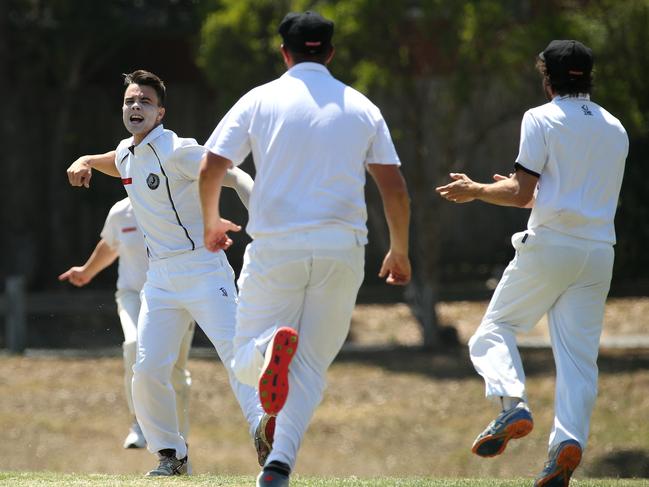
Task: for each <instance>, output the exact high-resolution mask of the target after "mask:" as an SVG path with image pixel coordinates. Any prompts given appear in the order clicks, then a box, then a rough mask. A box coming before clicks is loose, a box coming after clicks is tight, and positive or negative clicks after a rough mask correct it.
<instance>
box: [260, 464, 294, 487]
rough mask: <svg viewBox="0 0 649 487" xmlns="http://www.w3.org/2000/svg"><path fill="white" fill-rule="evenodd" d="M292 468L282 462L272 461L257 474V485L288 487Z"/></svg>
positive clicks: (261, 486) (262, 486)
mask: <svg viewBox="0 0 649 487" xmlns="http://www.w3.org/2000/svg"><path fill="white" fill-rule="evenodd" d="M290 473H291V470H290V468H289V466H288V465H286V464H285V463H282V462H270V463H269V464H268V465H267V466H266V467H264V469H263V470H262V471H261V472H260V473H259V475H258V476H257V484H256V486H257V487H288V476H289V475H290Z"/></svg>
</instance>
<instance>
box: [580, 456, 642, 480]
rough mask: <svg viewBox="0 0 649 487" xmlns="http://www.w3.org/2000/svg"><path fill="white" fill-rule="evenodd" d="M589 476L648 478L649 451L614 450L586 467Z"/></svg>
mask: <svg viewBox="0 0 649 487" xmlns="http://www.w3.org/2000/svg"><path fill="white" fill-rule="evenodd" d="M586 471H587V474H588V476H589V477H597V478H601V477H606V478H649V452H648V451H646V450H640V449H629V450H614V451H612V452H611V453H607V454H605V455H602V456H600V457H598V458H596V459H594V461H592V462H591V463H590V465H589V466H588V467H587V468H586Z"/></svg>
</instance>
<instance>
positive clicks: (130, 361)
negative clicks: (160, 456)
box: [115, 289, 194, 438]
mask: <svg viewBox="0 0 649 487" xmlns="http://www.w3.org/2000/svg"><path fill="white" fill-rule="evenodd" d="M115 301H116V302H117V313H118V314H119V320H120V322H121V324H122V331H123V332H124V343H122V351H123V355H124V392H125V393H126V403H127V404H128V410H129V412H130V413H131V415H132V416H135V409H134V408H133V386H132V383H133V365H135V356H136V354H137V317H138V315H139V313H140V292H139V291H134V290H132V289H119V290H118V291H117V292H116V293H115ZM193 338H194V322H193V321H192V322H191V324H190V326H189V329H188V330H187V332H186V333H185V336H184V337H183V340H182V342H181V344H180V351H179V353H178V360H176V363H175V364H174V367H173V370H172V372H171V384H172V386H173V388H174V391H175V392H176V415H177V417H178V425H179V429H180V434H182V436H183V437H184V438H187V435H188V434H189V391H190V388H191V385H192V377H191V374H190V372H189V370H187V361H188V359H189V349H190V348H191V345H192V339H193Z"/></svg>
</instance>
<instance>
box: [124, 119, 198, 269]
mask: <svg viewBox="0 0 649 487" xmlns="http://www.w3.org/2000/svg"><path fill="white" fill-rule="evenodd" d="M204 153H205V148H204V147H202V146H200V145H198V144H197V143H196V140H194V139H185V138H181V137H178V136H177V135H176V134H175V133H174V132H172V131H171V130H165V129H164V128H163V126H162V125H159V126H157V127H156V128H154V129H153V130H152V131H151V132H149V134H148V135H147V136H146V137H145V138H144V140H142V142H140V143H139V144H138V145H137V146H134V145H133V137H130V138H128V139H125V140H122V141H121V142H120V144H119V145H118V146H117V149H116V155H115V165H116V166H117V170H118V171H119V173H120V175H121V178H122V184H124V188H125V189H126V192H127V193H128V196H129V198H130V200H131V204H132V205H133V209H134V211H135V214H136V215H137V221H138V224H139V226H140V228H141V229H142V232H143V233H144V238H145V241H146V246H147V249H148V252H149V258H150V259H151V260H158V259H164V258H168V257H172V256H174V255H178V254H182V253H184V252H189V251H192V250H195V249H198V248H201V247H203V217H202V215H201V209H200V204H199V195H198V171H199V168H200V161H201V158H202V157H203V154H204Z"/></svg>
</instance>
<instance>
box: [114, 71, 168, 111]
mask: <svg viewBox="0 0 649 487" xmlns="http://www.w3.org/2000/svg"><path fill="white" fill-rule="evenodd" d="M132 84H136V85H144V86H150V87H151V88H153V89H154V90H155V92H156V94H157V95H158V106H161V107H163V106H164V105H165V98H166V95H167V88H165V84H164V82H163V81H162V80H161V79H160V78H158V77H157V76H156V75H155V74H153V73H151V72H149V71H145V70H144V69H138V70H137V71H133V72H132V73H128V74H124V86H128V85H132Z"/></svg>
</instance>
